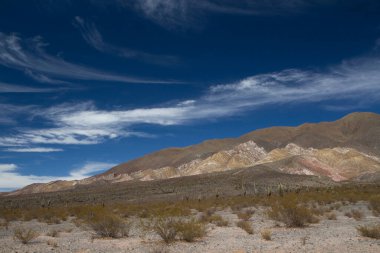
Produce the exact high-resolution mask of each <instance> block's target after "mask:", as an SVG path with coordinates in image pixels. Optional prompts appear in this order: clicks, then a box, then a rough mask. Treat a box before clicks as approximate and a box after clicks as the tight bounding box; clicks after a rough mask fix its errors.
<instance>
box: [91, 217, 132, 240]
mask: <svg viewBox="0 0 380 253" xmlns="http://www.w3.org/2000/svg"><path fill="white" fill-rule="evenodd" d="M89 225H90V226H91V228H92V229H93V230H94V231H95V233H96V234H97V235H98V236H100V237H111V238H119V237H125V236H128V233H129V229H130V224H128V223H127V222H125V221H124V220H123V219H121V218H120V217H118V216H116V215H113V214H108V215H104V216H101V217H94V218H93V219H92V220H90V222H89Z"/></svg>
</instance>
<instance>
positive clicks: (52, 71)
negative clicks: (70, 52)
mask: <svg viewBox="0 0 380 253" xmlns="http://www.w3.org/2000/svg"><path fill="white" fill-rule="evenodd" d="M46 45H47V44H45V43H44V42H43V41H42V38H41V37H38V36H37V37H34V38H32V39H30V40H27V41H23V40H22V39H21V38H20V37H18V36H17V35H15V34H11V35H6V34H4V33H1V32H0V64H1V65H4V66H6V67H9V68H14V69H18V70H21V71H23V72H25V73H27V74H28V75H29V76H32V77H33V78H34V79H36V80H38V79H40V81H41V78H42V79H43V80H42V81H43V82H54V81H52V80H53V79H51V77H58V78H64V79H69V80H72V79H74V80H98V81H114V82H127V83H170V82H167V81H162V80H154V79H147V78H139V77H133V76H126V75H117V74H111V73H107V72H104V71H100V70H97V69H93V68H89V67H85V66H82V65H79V64H74V63H70V62H68V61H65V60H64V59H62V58H60V57H57V56H52V55H50V54H48V53H46V52H45V51H44V47H46ZM46 78H48V79H46Z"/></svg>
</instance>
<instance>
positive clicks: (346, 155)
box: [6, 112, 380, 196]
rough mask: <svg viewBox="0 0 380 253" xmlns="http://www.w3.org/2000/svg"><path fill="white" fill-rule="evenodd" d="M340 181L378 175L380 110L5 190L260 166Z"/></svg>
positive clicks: (255, 133) (22, 191)
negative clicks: (60, 179)
mask: <svg viewBox="0 0 380 253" xmlns="http://www.w3.org/2000/svg"><path fill="white" fill-rule="evenodd" d="M263 165H264V166H265V168H268V169H271V170H273V171H278V172H281V173H285V174H297V175H310V176H317V177H321V178H322V177H323V178H330V179H331V180H333V181H336V182H342V181H349V180H354V181H355V180H359V181H362V180H364V181H371V180H377V179H380V115H378V114H375V113H367V112H360V113H351V114H348V115H347V116H345V117H343V118H341V119H339V120H337V121H334V122H321V123H313V124H311V123H305V124H302V125H300V126H297V127H271V128H265V129H260V130H255V131H252V132H250V133H247V134H245V135H243V136H240V137H238V138H228V139H215V140H207V141H205V142H202V143H200V144H197V145H193V146H188V147H184V148H168V149H164V150H160V151H157V152H154V153H151V154H148V155H146V156H143V157H140V158H138V159H135V160H131V161H128V162H126V163H122V164H120V165H117V166H115V167H113V168H111V169H110V170H108V171H106V172H104V173H102V174H99V175H95V176H92V177H89V178H85V179H82V180H74V181H54V182H50V183H46V184H32V185H29V186H27V187H24V188H22V189H20V190H16V191H14V192H11V193H8V194H6V195H9V196H13V195H22V194H31V193H44V192H54V191H61V190H73V189H76V188H77V187H81V186H86V187H96V185H97V184H98V183H100V182H101V183H102V184H111V185H112V184H115V183H122V182H136V181H153V180H162V179H169V178H180V177H186V176H193V175H203V174H208V173H222V172H225V171H230V170H235V169H244V168H254V167H256V166H257V167H260V168H263Z"/></svg>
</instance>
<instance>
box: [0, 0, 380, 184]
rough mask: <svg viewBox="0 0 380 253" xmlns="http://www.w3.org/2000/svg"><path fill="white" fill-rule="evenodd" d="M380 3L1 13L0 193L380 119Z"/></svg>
mask: <svg viewBox="0 0 380 253" xmlns="http://www.w3.org/2000/svg"><path fill="white" fill-rule="evenodd" d="M379 17H380V2H379V1H378V0H346V1H343V0H319V1H317V0H288V1H282V0H251V1H248V0H219V1H216V0H204V1H198V0H134V1H132V0H109V1H105V0H104V1H102V0H82V1H75V0H30V1H21V0H0V191H10V190H14V189H17V188H20V187H23V186H26V185H28V184H32V183H38V182H49V181H52V180H74V179H81V178H84V177H88V176H91V175H94V174H97V173H101V172H103V171H105V170H107V169H110V168H111V167H112V166H114V165H117V164H119V163H122V162H126V161H128V160H131V159H134V158H137V157H140V156H143V155H145V154H147V153H150V152H153V151H157V150H159V149H162V148H168V147H184V146H188V145H193V144H196V143H200V142H202V141H204V140H207V139H213V138H226V137H238V136H240V135H242V134H245V133H247V132H250V131H252V130H255V129H260V128H265V127H271V126H297V125H299V124H302V123H305V122H320V121H333V120H337V119H339V118H340V117H343V116H344V115H346V114H348V113H351V112H356V111H369V112H375V113H380V99H379V98H380V18H379Z"/></svg>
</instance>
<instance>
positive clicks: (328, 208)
mask: <svg viewBox="0 0 380 253" xmlns="http://www.w3.org/2000/svg"><path fill="white" fill-rule="evenodd" d="M270 210H271V208H270V207H267V206H261V205H252V206H247V205H242V206H236V205H235V206H233V208H231V207H214V208H208V209H206V210H204V211H203V212H200V211H199V210H196V209H191V210H190V213H189V215H187V216H186V217H182V216H179V217H176V219H179V220H181V219H187V220H189V219H191V218H192V220H194V221H197V222H198V221H202V223H199V224H203V225H204V229H205V231H204V234H203V235H202V236H200V237H199V238H195V239H194V240H193V241H191V242H186V241H184V240H181V239H173V241H172V242H170V243H165V242H164V241H163V238H162V237H160V236H159V235H158V233H157V232H156V231H154V229H150V228H149V224H151V223H154V222H153V220H152V219H151V218H150V217H147V216H149V215H141V214H140V215H132V216H128V215H125V216H128V217H124V218H123V220H124V221H128V231H127V232H126V234H125V235H123V236H120V237H119V236H115V237H116V238H110V237H107V236H99V233H97V232H96V231H94V229H93V227H92V226H91V223H86V222H80V220H79V219H77V217H68V218H67V219H66V220H65V221H63V220H55V219H53V220H49V221H38V220H37V219H31V220H29V221H20V220H15V221H9V222H7V223H6V221H5V220H4V221H3V222H2V226H1V228H0V245H1V246H0V252H4V253H10V252H18V253H21V252H78V253H79V252H136V253H137V252H147V253H150V252H152V253H153V252H189V253H190V252H202V253H203V252H210V253H217V252H235V253H238V252H239V253H242V252H363V253H364V252H368V253H369V252H374V253H375V252H380V240H379V239H375V238H369V237H365V236H363V235H362V234H361V233H360V232H359V231H358V229H357V228H358V227H366V226H373V225H376V224H380V218H379V217H378V216H377V215H378V214H377V213H376V212H375V210H373V207H371V204H370V203H368V202H366V201H351V202H349V201H335V202H331V203H329V204H325V205H319V204H316V203H313V204H312V205H310V210H313V217H314V218H315V220H313V221H309V222H305V223H304V224H299V225H300V226H299V227H297V226H293V225H291V224H290V226H288V225H289V224H288V225H287V224H286V221H285V223H284V222H283V221H281V220H277V219H273V217H272V218H270V217H269V216H270V215H268V212H269V211H270ZM139 216H140V217H139ZM165 217H168V216H165ZM189 217H190V218H189ZM243 220H244V221H245V222H246V223H248V224H249V226H250V227H251V228H252V230H253V231H250V233H252V234H250V233H248V232H246V231H245V230H244V229H242V228H240V227H239V226H237V222H238V221H243ZM146 224H148V225H146ZM20 228H21V229H23V230H24V231H27V230H29V229H31V230H33V231H34V232H35V233H36V235H35V238H33V239H31V240H30V241H29V242H27V243H26V244H23V243H22V242H21V241H20V240H19V239H18V238H16V237H15V231H16V230H17V229H20ZM103 229H104V227H103ZM103 232H104V231H103ZM265 234H266V235H265ZM177 236H178V235H177ZM265 236H267V238H264V237H265Z"/></svg>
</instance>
